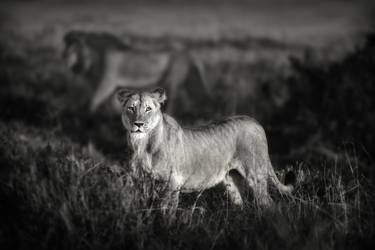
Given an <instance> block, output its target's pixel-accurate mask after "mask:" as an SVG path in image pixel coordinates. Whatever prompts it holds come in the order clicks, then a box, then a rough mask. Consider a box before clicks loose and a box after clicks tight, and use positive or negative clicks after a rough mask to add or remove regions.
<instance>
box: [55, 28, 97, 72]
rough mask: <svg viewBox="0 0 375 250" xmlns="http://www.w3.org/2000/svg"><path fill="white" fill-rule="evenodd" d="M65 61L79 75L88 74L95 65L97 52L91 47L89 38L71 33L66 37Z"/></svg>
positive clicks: (77, 33)
mask: <svg viewBox="0 0 375 250" xmlns="http://www.w3.org/2000/svg"><path fill="white" fill-rule="evenodd" d="M64 44H65V47H64V50H63V54H62V57H63V60H64V61H65V63H66V65H67V66H68V68H69V69H70V70H72V71H73V72H74V73H77V74H82V73H83V74H84V73H87V72H88V71H89V70H90V69H91V67H92V65H93V63H94V57H95V51H94V50H93V49H92V48H91V47H90V46H89V43H88V42H87V36H85V34H82V33H79V32H69V33H67V34H66V35H65V37H64Z"/></svg>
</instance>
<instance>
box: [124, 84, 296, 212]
mask: <svg viewBox="0 0 375 250" xmlns="http://www.w3.org/2000/svg"><path fill="white" fill-rule="evenodd" d="M117 95H118V99H119V101H120V103H121V105H122V110H123V111H122V116H121V118H122V123H123V126H124V127H125V128H126V130H127V131H128V133H127V141H128V143H129V146H130V147H131V148H132V149H133V151H134V152H133V157H132V159H131V161H130V164H131V167H132V168H133V169H134V170H135V169H138V168H141V169H143V170H145V171H146V172H149V173H150V174H152V176H154V177H155V178H157V179H161V180H164V181H168V182H169V186H170V190H173V191H176V190H177V192H176V193H174V195H173V196H174V197H173V199H174V200H175V201H177V202H175V203H174V204H175V205H176V204H177V203H178V192H179V191H180V190H181V191H185V192H186V191H199V190H204V189H207V188H210V187H213V186H214V185H217V184H219V183H224V184H225V186H226V189H227V191H228V193H229V195H230V197H231V199H232V201H233V202H234V203H235V204H238V205H242V204H243V201H242V197H241V192H242V191H243V190H241V189H242V188H241V179H244V180H246V182H247V184H248V185H249V186H250V187H251V188H252V190H253V191H254V192H253V193H254V197H255V200H256V201H257V204H259V205H261V206H268V205H270V202H271V198H270V196H269V194H268V190H267V181H268V180H269V179H270V180H271V181H272V183H273V184H274V185H275V186H276V187H277V189H278V190H279V191H280V192H282V193H290V192H291V191H292V189H293V188H292V186H289V185H288V186H285V185H283V184H282V183H280V181H279V180H278V178H277V176H276V174H275V172H274V170H273V168H272V165H271V161H270V158H269V155H268V146H267V139H266V135H265V132H264V130H263V128H262V126H261V125H260V124H259V123H257V122H256V121H255V120H254V119H252V118H250V117H248V116H235V117H230V118H227V119H225V120H222V121H220V122H216V123H213V124H211V125H207V126H203V127H198V128H189V129H188V128H181V127H180V125H178V123H177V122H176V121H175V120H174V119H173V118H172V117H171V116H169V115H167V114H163V113H162V112H161V110H160V105H161V104H162V103H163V102H164V101H165V100H166V94H165V91H164V90H163V89H161V88H158V89H156V90H154V91H151V92H146V91H134V90H128V89H124V88H123V89H120V90H119V91H118V94H117Z"/></svg>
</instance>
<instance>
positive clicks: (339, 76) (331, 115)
mask: <svg viewBox="0 0 375 250" xmlns="http://www.w3.org/2000/svg"><path fill="white" fill-rule="evenodd" d="M291 63H292V67H293V69H294V71H295V74H294V75H293V76H292V77H291V78H290V79H289V80H288V84H289V88H290V99H289V102H288V103H287V105H286V106H285V107H284V108H283V111H282V112H279V114H280V115H279V116H277V115H276V116H275V117H274V120H273V122H274V123H278V124H281V126H284V127H291V128H294V129H290V130H289V131H288V132H286V135H285V136H287V137H288V138H290V139H291V140H292V141H293V140H294V143H295V145H293V146H291V148H296V147H298V145H299V146H306V144H309V143H310V144H312V143H315V142H318V143H319V144H325V145H328V146H329V147H330V148H331V149H333V150H336V149H337V147H339V146H341V145H342V144H343V143H347V142H349V143H355V144H356V145H359V146H360V147H361V151H362V152H364V151H363V149H364V150H365V151H368V152H374V151H375V143H374V141H375V134H374V133H373V129H374V127H375V98H374V96H375V70H374V68H375V35H374V34H372V35H369V36H368V37H367V41H366V43H365V44H364V46H363V47H361V48H359V49H357V51H355V52H353V53H352V54H350V55H348V56H347V57H346V58H345V59H344V60H342V61H340V62H336V63H331V64H328V65H327V64H316V63H314V62H312V61H311V60H309V59H308V58H305V59H302V60H301V59H297V58H291ZM281 116H282V117H281Z"/></svg>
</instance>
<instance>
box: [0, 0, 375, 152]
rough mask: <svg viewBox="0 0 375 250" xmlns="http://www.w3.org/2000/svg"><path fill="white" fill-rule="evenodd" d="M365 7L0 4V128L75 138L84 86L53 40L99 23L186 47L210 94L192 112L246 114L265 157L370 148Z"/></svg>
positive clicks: (155, 45) (211, 2) (130, 36)
mask: <svg viewBox="0 0 375 250" xmlns="http://www.w3.org/2000/svg"><path fill="white" fill-rule="evenodd" d="M373 10H374V8H373V4H372V2H371V1H355V2H354V1H309V0H303V1H293V0H282V1H273V0H267V1H255V0H243V1H241V0H238V1H231V2H230V3H229V2H227V1H219V0H208V1H183V0H174V1H173V0H170V1H162V0H161V1H57V0H50V1H47V0H46V1H32V0H30V1H12V2H11V3H6V2H2V3H1V30H2V32H1V40H0V41H1V51H0V52H1V78H2V87H1V95H2V96H1V102H2V105H1V109H2V110H1V114H2V115H1V117H3V118H2V122H3V123H4V125H3V126H8V125H9V122H14V123H17V122H18V121H19V122H21V123H25V124H30V123H32V124H34V125H37V126H43V127H44V126H47V124H49V126H50V129H52V128H53V129H55V130H56V129H57V130H59V131H60V132H61V133H63V134H64V135H67V136H69V137H71V138H72V139H73V140H75V141H79V142H80V143H83V141H84V140H85V139H82V138H80V136H81V135H82V134H84V133H85V129H84V124H85V123H84V122H83V120H84V119H86V118H85V117H86V116H87V114H86V113H87V112H86V110H85V108H84V107H86V106H87V105H86V104H87V103H88V101H89V99H90V98H91V96H90V95H92V92H90V91H88V90H87V88H88V86H89V83H87V82H85V81H84V79H83V78H82V77H77V76H76V75H74V74H72V73H71V72H70V71H69V69H67V67H66V65H65V64H64V62H63V60H62V58H61V53H62V50H63V48H64V43H63V37H64V35H65V34H66V33H67V32H69V31H71V30H78V31H90V32H94V33H95V32H108V33H110V34H113V35H115V36H117V37H119V38H120V39H121V40H122V41H124V42H130V43H131V44H132V45H134V46H141V47H147V48H151V49H160V48H163V49H164V50H173V48H174V47H176V44H177V46H179V47H181V46H182V47H183V48H185V49H187V50H188V51H189V53H190V54H191V55H192V56H193V58H194V59H195V60H196V61H197V62H199V64H200V65H201V71H202V74H203V75H204V78H205V80H206V83H207V86H208V91H209V93H210V94H211V95H212V97H213V98H212V99H211V100H210V101H207V103H206V104H205V105H204V106H205V107H202V109H206V110H208V113H209V114H210V115H206V117H203V118H204V119H203V121H206V120H210V118H211V119H216V118H220V117H221V116H227V115H232V114H247V115H251V116H253V117H255V118H256V119H258V120H259V121H260V122H261V123H262V124H263V125H264V126H265V127H266V130H267V132H268V134H269V140H270V147H271V154H272V155H274V157H281V158H283V157H286V158H289V159H296V158H295V157H299V155H298V154H299V153H302V152H303V153H306V152H307V151H309V152H311V151H314V152H315V151H319V152H320V153H323V154H325V156H335V155H336V154H338V152H337V151H338V150H339V149H338V147H340V146H341V145H342V143H344V142H350V143H360V144H361V145H363V146H364V147H365V148H366V149H367V150H369V151H371V150H372V149H373V148H374V147H373V136H372V132H371V131H370V128H371V127H372V125H373V118H372V116H373V101H372V94H373V86H372V85H373V78H372V77H373V73H372V68H371V67H372V66H373V65H371V66H369V65H367V64H366V62H367V61H366V60H373V50H372V46H373V38H372V36H371V34H373V29H374V23H373V15H372V14H373ZM364 56H366V57H368V58H363V57H364ZM363 60H365V61H366V62H363ZM371 62H372V61H371ZM367 67H370V68H367ZM85 88H86V89H85ZM85 105H86V106H85ZM194 112H195V111H194V110H192V111H191V113H192V114H194ZM98 113H99V114H100V111H99V112H98ZM102 116H104V117H101V118H102V119H104V121H105V120H106V119H109V117H106V114H105V112H102ZM192 117H194V116H192ZM179 118H180V119H179V120H180V121H181V122H182V124H199V123H204V122H202V119H201V118H202V117H194V119H191V117H189V118H186V119H184V117H179ZM98 119H99V117H98ZM117 120H118V119H117ZM117 120H116V121H114V122H111V124H112V123H115V124H117V123H118V122H117ZM108 121H109V120H107V122H105V123H103V124H104V125H105V126H104V127H102V128H100V129H101V131H102V132H99V133H98V134H100V133H103V134H105V136H104V137H110V139H104V141H103V140H102V141H103V142H99V141H100V139H98V140H99V141H97V144H99V146H98V147H99V148H102V149H107V151H108V153H110V152H114V149H113V148H115V146H116V145H117V147H118V148H117V149H118V150H120V147H121V146H120V145H122V143H123V141H122V140H121V141H120V142H118V143H116V141H118V140H119V138H121V136H120V135H121V134H122V131H121V128H120V132H119V134H115V135H112V136H110V135H107V132H108V133H109V132H113V131H116V129H115V130H113V129H108V128H109V127H110V126H109V125H108ZM115 124H112V126H116V125H115ZM82 126H83V127H82ZM106 127H107V129H106ZM118 129H119V128H117V130H118ZM367 129H368V130H367ZM106 130H108V131H106ZM109 134H113V133H109ZM101 143H102V144H103V143H104V144H103V145H102V146H100V144H101ZM107 143H109V144H107ZM112 147H113V148H112ZM292 154H297V155H298V156H297V155H292ZM304 157H305V155H304Z"/></svg>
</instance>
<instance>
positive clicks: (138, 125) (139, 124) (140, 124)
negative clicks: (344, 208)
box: [134, 122, 145, 128]
mask: <svg viewBox="0 0 375 250" xmlns="http://www.w3.org/2000/svg"><path fill="white" fill-rule="evenodd" d="M143 124H145V123H144V122H134V125H135V126H137V127H139V128H140V127H142V126H143Z"/></svg>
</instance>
